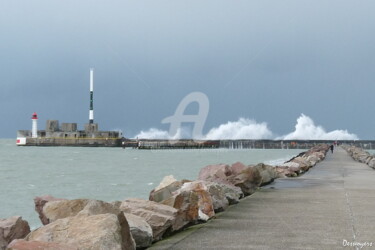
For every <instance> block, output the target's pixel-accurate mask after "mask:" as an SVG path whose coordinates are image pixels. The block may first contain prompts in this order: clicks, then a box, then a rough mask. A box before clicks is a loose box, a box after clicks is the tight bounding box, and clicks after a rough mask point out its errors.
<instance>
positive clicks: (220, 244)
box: [150, 148, 375, 249]
mask: <svg viewBox="0 0 375 250" xmlns="http://www.w3.org/2000/svg"><path fill="white" fill-rule="evenodd" d="M350 243H351V244H357V245H358V246H357V247H356V246H346V245H347V244H350ZM361 244H364V245H365V246H364V247H363V248H361ZM370 244H372V247H371V246H369V245H370ZM372 248H373V249H375V171H374V170H373V169H371V168H369V167H368V166H367V165H365V164H361V163H358V162H355V161H353V160H352V159H351V158H350V157H349V155H347V153H346V152H345V151H344V150H342V149H340V148H338V149H337V150H335V152H334V153H333V154H331V153H330V152H329V153H328V154H327V157H326V159H325V160H324V161H323V162H321V163H319V164H318V165H316V166H315V167H314V168H312V169H310V171H309V172H307V173H305V174H304V175H302V176H301V177H298V178H288V179H278V180H276V181H275V182H274V183H272V184H271V185H268V186H266V187H263V188H261V189H260V190H258V191H257V192H256V193H255V194H253V195H251V196H249V197H247V198H245V199H243V200H242V201H241V202H240V203H239V204H237V205H234V206H231V207H230V208H229V209H228V210H227V211H225V212H223V213H221V214H218V216H217V218H216V219H214V220H211V221H210V222H208V223H206V224H202V225H198V226H195V227H193V228H190V229H188V230H186V231H184V232H181V233H179V234H176V235H174V236H172V237H170V238H167V239H165V240H163V241H161V242H159V243H156V244H154V245H153V246H152V247H151V248H150V249H372Z"/></svg>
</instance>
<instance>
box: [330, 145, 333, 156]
mask: <svg viewBox="0 0 375 250" xmlns="http://www.w3.org/2000/svg"><path fill="white" fill-rule="evenodd" d="M330 148H331V152H332V154H333V144H332V145H331V146H330Z"/></svg>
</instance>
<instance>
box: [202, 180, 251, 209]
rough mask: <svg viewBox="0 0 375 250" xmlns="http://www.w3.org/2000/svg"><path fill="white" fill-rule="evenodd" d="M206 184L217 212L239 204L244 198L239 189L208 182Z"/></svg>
mask: <svg viewBox="0 0 375 250" xmlns="http://www.w3.org/2000/svg"><path fill="white" fill-rule="evenodd" d="M204 184H205V185H206V187H207V190H208V192H209V194H210V195H211V198H212V204H213V207H214V210H215V212H221V211H223V210H225V209H226V208H227V207H228V205H232V204H237V203H238V202H239V201H240V199H241V198H242V197H243V196H244V194H243V193H242V191H241V189H240V188H239V187H235V186H232V185H227V184H223V183H217V182H209V181H206V182H204Z"/></svg>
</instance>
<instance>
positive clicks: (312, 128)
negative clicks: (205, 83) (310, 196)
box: [135, 114, 359, 140]
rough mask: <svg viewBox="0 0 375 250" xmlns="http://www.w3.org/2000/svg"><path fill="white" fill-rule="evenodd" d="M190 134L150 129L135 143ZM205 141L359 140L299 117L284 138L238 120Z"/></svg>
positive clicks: (254, 123) (260, 125) (212, 132)
mask: <svg viewBox="0 0 375 250" xmlns="http://www.w3.org/2000/svg"><path fill="white" fill-rule="evenodd" d="M189 134H190V133H189V131H187V129H184V128H180V129H179V130H178V131H177V133H176V134H175V135H170V134H169V132H168V131H165V130H160V129H157V128H150V129H149V130H147V131H141V132H139V133H138V134H137V135H136V136H135V138H138V139H165V140H176V139H186V138H191V136H189ZM194 139H205V140H238V139H276V140H358V139H359V138H358V136H357V135H356V134H352V133H349V132H348V131H347V130H333V131H328V132H327V131H326V130H325V129H324V128H323V127H322V126H320V125H315V123H314V121H313V120H312V119H311V118H310V117H309V116H307V115H304V114H301V116H300V117H299V118H298V119H297V122H296V125H295V130H294V131H293V132H291V133H289V134H286V135H283V136H277V135H275V134H274V133H273V132H272V131H271V130H270V129H269V128H268V125H267V123H266V122H261V123H258V122H257V121H255V120H253V119H248V118H239V119H238V120H237V121H228V122H227V123H225V124H221V125H219V126H218V127H214V128H211V129H210V130H209V131H208V133H207V134H206V135H204V136H203V137H202V138H194Z"/></svg>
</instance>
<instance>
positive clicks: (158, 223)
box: [120, 198, 179, 241]
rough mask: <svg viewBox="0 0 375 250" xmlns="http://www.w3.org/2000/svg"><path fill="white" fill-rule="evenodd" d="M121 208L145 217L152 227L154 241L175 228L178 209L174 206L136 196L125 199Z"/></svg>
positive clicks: (126, 211)
mask: <svg viewBox="0 0 375 250" xmlns="http://www.w3.org/2000/svg"><path fill="white" fill-rule="evenodd" d="M120 209H121V211H123V212H125V213H130V214H134V215H137V216H139V217H142V218H143V219H145V220H146V222H147V223H148V224H149V225H150V226H151V228H152V233H153V237H154V241H157V240H160V239H161V238H162V237H163V235H164V234H165V233H169V232H171V231H172V230H173V229H172V226H173V225H174V223H175V220H176V216H177V209H175V208H173V207H170V206H167V205H163V204H159V203H157V202H154V201H146V200H142V199H136V198H133V199H127V200H125V201H123V202H122V204H121V206H120ZM174 228H176V227H174ZM176 229H179V228H176Z"/></svg>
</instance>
